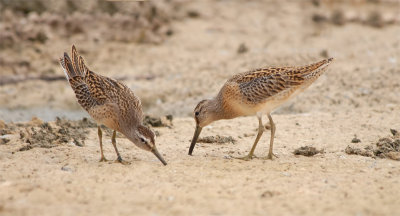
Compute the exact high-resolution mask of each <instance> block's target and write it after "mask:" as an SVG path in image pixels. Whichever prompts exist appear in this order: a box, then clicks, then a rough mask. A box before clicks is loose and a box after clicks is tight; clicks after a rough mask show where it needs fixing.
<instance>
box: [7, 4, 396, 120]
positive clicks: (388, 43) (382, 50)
mask: <svg viewBox="0 0 400 216" xmlns="http://www.w3.org/2000/svg"><path fill="white" fill-rule="evenodd" d="M399 14H400V1H398V0H353V1H339V0H337V1H335V0H325V1H323V0H301V1H272V0H265V1H261V0H260V1H257V0H255V1H246V0H233V1H224V0H204V1H200V0H192V1H189V0H186V1H185V0H179V1H172V0H154V1H143V2H137V1H103V0H99V1H96V0H88V1H75V0H67V1H58V0H30V1H28V0H27V1H22V0H0V50H1V51H0V119H2V120H4V121H6V122H9V121H26V120H30V119H31V118H32V116H37V117H39V118H41V119H44V120H46V121H48V120H54V118H55V117H56V116H61V117H67V118H70V119H79V118H81V117H83V116H87V114H86V113H85V111H84V110H83V109H82V108H80V106H79V104H78V103H77V102H76V99H75V96H74V93H73V91H72V89H71V88H70V86H69V84H68V82H67V81H66V80H65V77H64V74H63V72H62V70H61V67H60V66H59V64H58V59H59V58H60V57H61V56H62V55H63V53H64V52H68V53H70V51H71V46H72V44H74V45H75V46H76V47H77V49H78V52H79V53H80V54H81V55H82V56H83V57H84V59H85V61H86V64H87V65H88V67H89V68H90V69H91V70H92V71H94V72H96V73H99V74H101V75H105V76H109V77H112V78H115V79H118V80H121V81H123V82H124V83H126V84H127V85H128V86H129V87H130V88H131V89H132V90H133V91H134V92H135V93H136V94H137V95H138V96H139V97H140V98H141V100H142V104H143V109H144V112H145V113H146V114H149V115H153V116H161V115H167V114H172V115H174V116H178V117H186V116H191V115H192V111H193V108H194V107H195V106H196V104H197V102H198V101H199V100H201V99H203V98H209V97H213V96H215V95H216V94H217V92H218V90H219V89H220V87H221V86H222V85H223V84H224V82H225V80H226V79H228V78H229V77H230V76H232V75H233V74H236V73H240V72H244V71H247V70H250V69H254V68H258V67H264V66H288V65H291V66H295V65H298V66H300V65H305V64H310V63H313V62H316V61H319V60H322V59H324V58H328V57H334V58H335V60H336V61H335V62H334V64H332V66H331V67H330V69H329V70H328V72H327V73H326V75H324V76H322V77H321V78H320V79H319V80H318V81H317V82H316V83H315V84H314V85H313V86H312V87H311V88H310V89H308V90H307V91H305V92H304V93H303V94H301V95H300V96H298V97H297V98H295V99H294V100H292V101H290V102H288V103H287V104H285V105H284V106H283V107H282V108H281V109H279V110H278V111H277V113H278V114H279V113H304V112H313V111H321V112H346V111H350V110H354V109H359V110H360V111H361V112H362V111H363V110H365V109H376V110H380V111H387V112H391V111H393V110H394V109H397V110H399V108H400V107H399V104H400V103H399V102H400V69H399V61H400V15H399Z"/></svg>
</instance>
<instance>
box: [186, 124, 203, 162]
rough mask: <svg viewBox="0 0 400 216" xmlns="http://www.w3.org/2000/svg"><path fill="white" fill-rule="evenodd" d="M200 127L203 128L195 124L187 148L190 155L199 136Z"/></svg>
mask: <svg viewBox="0 0 400 216" xmlns="http://www.w3.org/2000/svg"><path fill="white" fill-rule="evenodd" d="M201 129H203V128H202V127H200V126H199V125H196V131H194V135H193V139H192V143H191V144H190V148H189V155H192V152H193V149H194V146H195V145H196V142H197V139H198V138H199V135H200V132H201Z"/></svg>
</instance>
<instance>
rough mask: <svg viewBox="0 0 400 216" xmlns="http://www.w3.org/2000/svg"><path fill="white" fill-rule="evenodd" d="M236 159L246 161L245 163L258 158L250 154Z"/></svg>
mask: <svg viewBox="0 0 400 216" xmlns="http://www.w3.org/2000/svg"><path fill="white" fill-rule="evenodd" d="M235 158H236V159H239V160H244V161H249V160H251V159H253V158H256V156H255V155H250V154H248V155H246V156H244V157H235Z"/></svg>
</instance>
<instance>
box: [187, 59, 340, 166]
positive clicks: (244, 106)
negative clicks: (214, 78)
mask: <svg viewBox="0 0 400 216" xmlns="http://www.w3.org/2000/svg"><path fill="white" fill-rule="evenodd" d="M332 61H333V59H332V58H330V59H325V60H322V61H320V62H317V63H314V64H310V65H307V66H303V67H268V68H260V69H256V70H251V71H248V72H244V73H240V74H237V75H234V76H233V77H232V78H230V79H228V80H227V81H226V83H225V84H224V86H223V87H222V88H221V90H220V91H219V93H218V95H217V96H216V97H215V98H213V99H210V100H202V101H200V102H199V103H198V105H197V106H196V108H195V110H194V113H195V120H196V124H197V126H196V131H195V136H194V137H193V140H192V144H191V147H190V149H189V154H191V153H192V151H193V148H194V145H195V143H196V139H197V137H198V135H199V134H200V131H201V128H202V127H204V126H206V125H208V124H210V123H211V122H213V121H217V120H219V119H231V118H235V117H239V116H249V115H257V118H258V119H259V132H258V135H257V138H256V141H255V143H254V144H253V148H252V150H251V151H250V153H249V155H248V156H246V157H245V158H244V159H251V158H252V156H253V151H254V149H255V146H256V145H257V142H258V140H259V138H260V137H261V134H262V133H263V131H264V127H263V126H262V125H261V124H262V121H261V116H262V114H267V116H268V118H269V121H270V128H271V141H270V151H269V154H268V158H269V159H271V158H272V145H273V136H274V133H275V125H274V123H273V121H272V117H271V116H270V113H271V112H272V111H273V110H274V109H276V108H277V107H279V106H280V105H281V104H282V103H284V102H285V101H287V100H288V99H290V98H292V97H294V96H295V95H297V94H298V93H300V92H301V91H303V90H304V89H306V88H307V87H308V86H309V85H311V83H313V82H314V81H315V80H316V79H317V78H318V77H319V76H320V75H321V74H322V73H323V72H324V71H325V69H326V67H327V66H328V65H329V64H330V63H331V62H332Z"/></svg>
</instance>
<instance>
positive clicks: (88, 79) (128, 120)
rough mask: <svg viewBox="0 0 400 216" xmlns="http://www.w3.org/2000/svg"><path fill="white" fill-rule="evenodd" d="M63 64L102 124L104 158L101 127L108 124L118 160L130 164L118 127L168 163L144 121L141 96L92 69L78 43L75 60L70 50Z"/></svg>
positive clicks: (84, 104) (83, 102)
mask: <svg viewBox="0 0 400 216" xmlns="http://www.w3.org/2000/svg"><path fill="white" fill-rule="evenodd" d="M60 64H61V66H62V68H63V70H64V73H65V76H66V77H67V80H68V81H69V84H70V85H71V87H72V89H73V90H74V92H75V95H76V98H77V99H78V103H79V104H80V105H81V106H82V107H83V108H84V109H85V110H86V111H87V112H88V113H89V115H90V116H91V117H92V118H93V119H94V120H95V121H96V122H97V124H98V126H97V131H98V136H99V142H100V153H101V158H100V162H102V161H107V160H106V158H105V157H104V154H103V142H102V131H101V128H100V125H105V126H107V127H109V128H111V129H113V130H114V132H113V135H112V138H111V142H112V144H113V146H114V150H115V152H116V153H117V160H116V161H117V162H120V163H122V164H127V162H125V161H124V160H122V157H121V155H120V153H119V151H118V148H117V143H116V140H115V137H116V131H118V132H120V133H122V134H124V135H125V136H126V137H127V138H128V139H129V140H130V141H131V142H133V143H134V144H135V145H136V146H138V147H139V148H141V149H144V150H146V151H150V152H152V153H153V154H154V155H155V156H156V157H157V158H158V159H159V160H160V161H161V162H162V163H163V164H164V165H167V163H166V162H165V160H164V158H163V157H162V156H161V154H160V153H159V152H158V150H157V148H156V145H155V140H154V137H155V135H154V133H153V131H152V130H150V129H149V128H147V127H146V126H144V125H143V113H142V104H141V102H140V99H139V98H138V97H137V96H136V95H135V94H134V93H133V92H132V91H131V90H130V89H129V88H128V87H127V86H126V85H125V84H123V83H121V82H119V81H117V80H114V79H111V78H108V77H105V76H101V75H99V74H96V73H94V72H93V71H91V70H89V68H88V67H87V66H86V65H85V62H84V61H83V58H82V56H80V55H79V54H78V52H77V51H76V48H75V46H74V45H72V60H71V59H70V57H69V56H68V54H67V53H64V57H63V58H60Z"/></svg>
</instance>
